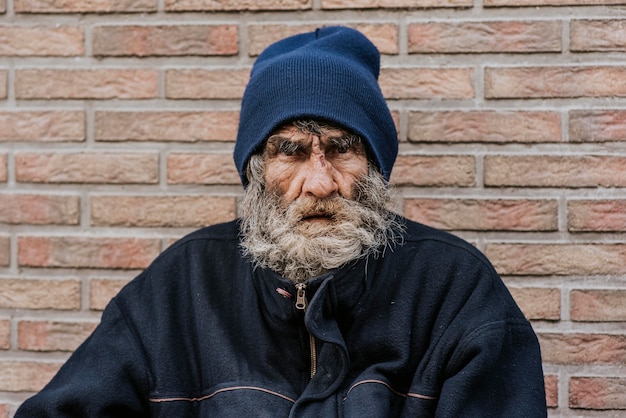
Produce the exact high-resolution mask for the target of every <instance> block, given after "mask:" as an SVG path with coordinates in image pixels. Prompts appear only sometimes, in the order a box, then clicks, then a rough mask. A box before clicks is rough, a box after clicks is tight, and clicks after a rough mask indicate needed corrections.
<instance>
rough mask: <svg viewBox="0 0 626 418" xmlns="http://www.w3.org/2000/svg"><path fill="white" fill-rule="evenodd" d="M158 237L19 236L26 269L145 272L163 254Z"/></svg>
mask: <svg viewBox="0 0 626 418" xmlns="http://www.w3.org/2000/svg"><path fill="white" fill-rule="evenodd" d="M160 248H161V243H160V240H159V239H156V238H117V237H100V236H97V237H96V236H94V237H69V236H64V237H59V236H19V237H18V241H17V261H18V264H19V265H20V266H23V267H64V268H109V269H141V268H145V267H147V266H148V265H149V264H150V262H151V261H152V260H153V259H154V258H155V257H156V256H157V255H158V254H159V252H160Z"/></svg>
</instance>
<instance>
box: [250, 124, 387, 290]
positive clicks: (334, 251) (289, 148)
mask: <svg viewBox="0 0 626 418" xmlns="http://www.w3.org/2000/svg"><path fill="white" fill-rule="evenodd" d="M248 168H249V171H248V178H249V181H250V183H249V184H248V187H247V188H246V193H245V194H244V198H243V200H242V205H241V208H242V226H241V228H242V237H243V239H242V248H243V249H244V252H245V253H246V254H247V255H248V256H250V257H251V259H252V260H253V261H254V263H255V264H257V265H259V266H263V267H267V268H270V269H272V270H274V271H275V272H278V273H280V274H282V275H284V276H286V277H288V278H290V279H291V280H293V281H297V282H301V281H306V280H308V279H309V278H311V277H315V276H317V275H320V274H322V273H324V272H326V271H330V270H332V269H335V268H338V267H340V266H342V265H344V264H346V263H348V262H350V261H353V260H356V259H358V258H360V257H364V256H366V255H369V254H373V253H377V252H378V251H382V250H383V249H384V247H385V246H386V245H387V244H388V242H389V239H390V237H391V236H392V234H391V233H390V232H391V228H392V223H393V218H392V217H391V216H390V212H389V211H388V210H387V205H388V203H389V202H390V193H389V189H388V187H387V184H386V181H385V180H384V178H383V177H382V175H380V173H378V171H376V170H375V169H371V170H370V167H369V164H368V161H367V155H366V152H365V148H364V145H363V144H362V142H361V139H360V138H359V137H358V136H356V135H351V134H348V133H347V132H345V131H343V130H341V129H339V128H334V127H333V128H330V127H327V126H326V125H321V124H317V123H316V122H314V121H298V122H296V125H287V126H284V127H282V128H280V129H278V130H277V131H276V132H274V134H272V135H271V136H270V137H269V138H268V140H267V143H266V146H265V149H264V151H263V154H262V155H253V156H252V157H251V161H250V165H249V167H248Z"/></svg>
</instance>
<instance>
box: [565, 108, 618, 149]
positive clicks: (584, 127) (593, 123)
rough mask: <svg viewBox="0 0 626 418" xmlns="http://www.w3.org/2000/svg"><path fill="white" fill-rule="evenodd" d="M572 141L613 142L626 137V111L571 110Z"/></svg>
mask: <svg viewBox="0 0 626 418" xmlns="http://www.w3.org/2000/svg"><path fill="white" fill-rule="evenodd" d="M569 137H570V138H569V139H570V141H571V142H594V143H595V142H612V141H624V140H625V139H626V111H623V110H573V111H571V112H569Z"/></svg>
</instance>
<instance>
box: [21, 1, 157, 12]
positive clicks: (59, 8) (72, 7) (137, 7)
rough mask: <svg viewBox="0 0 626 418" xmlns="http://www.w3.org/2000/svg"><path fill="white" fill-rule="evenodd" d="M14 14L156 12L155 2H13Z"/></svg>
mask: <svg viewBox="0 0 626 418" xmlns="http://www.w3.org/2000/svg"><path fill="white" fill-rule="evenodd" d="M13 8H14V9H15V12H16V13H113V12H127V13H133V12H134V13H137V12H156V11H157V0H98V1H90V0H73V1H67V0H14V1H13Z"/></svg>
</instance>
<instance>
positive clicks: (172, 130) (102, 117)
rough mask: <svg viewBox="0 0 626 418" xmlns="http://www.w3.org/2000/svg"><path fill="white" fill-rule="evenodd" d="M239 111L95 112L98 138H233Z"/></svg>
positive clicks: (218, 139) (167, 139) (120, 139)
mask: <svg viewBox="0 0 626 418" xmlns="http://www.w3.org/2000/svg"><path fill="white" fill-rule="evenodd" d="M238 123H239V113H238V112H232V111H207V112H203V111H198V112H196V111H188V112H184V111H178V112H167V111H163V112H157V111H154V112H110V111H101V112H96V120H95V136H96V140H97V141H178V142H199V141H234V140H235V137H236V136H237V124H238Z"/></svg>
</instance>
